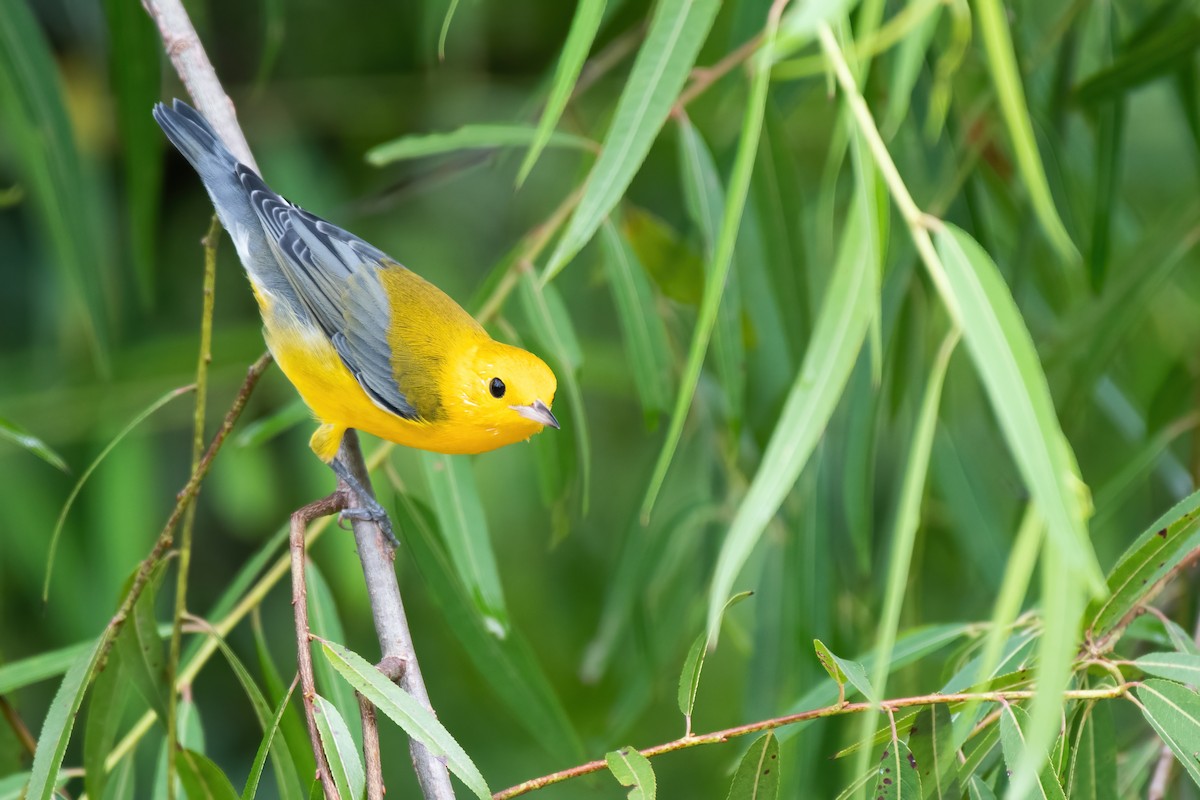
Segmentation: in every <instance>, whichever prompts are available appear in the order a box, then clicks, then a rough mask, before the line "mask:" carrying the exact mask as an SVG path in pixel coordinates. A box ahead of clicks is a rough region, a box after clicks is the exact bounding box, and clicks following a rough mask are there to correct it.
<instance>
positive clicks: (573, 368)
mask: <svg viewBox="0 0 1200 800" xmlns="http://www.w3.org/2000/svg"><path fill="white" fill-rule="evenodd" d="M519 291H520V295H521V300H522V303H523V305H524V308H525V315H526V317H527V319H528V320H529V324H530V326H531V327H532V328H533V332H534V335H535V336H536V337H537V338H538V340H539V341H541V343H542V346H543V347H544V348H545V349H546V351H547V352H548V354H549V355H550V357H551V359H552V360H553V361H554V362H555V364H556V366H557V367H558V377H559V380H561V381H562V383H563V389H564V391H565V393H566V395H567V407H568V414H569V416H568V417H567V418H566V420H565V421H564V420H563V418H562V417H561V416H560V417H559V420H560V421H562V422H563V424H564V426H565V427H569V428H571V429H572V431H573V433H574V434H575V441H576V444H577V445H578V448H579V467H580V475H581V477H582V483H583V502H582V506H583V512H584V514H586V513H587V510H588V505H589V502H590V495H591V482H592V442H591V438H590V437H589V436H588V427H587V412H586V411H585V409H584V407H583V392H582V391H581V390H580V388H579V376H578V374H577V370H578V369H579V366H580V364H581V363H582V361H583V351H582V350H581V349H580V347H579V340H578V338H577V337H576V336H575V326H574V325H573V324H572V323H571V317H570V316H569V315H568V314H567V310H566V305H565V304H564V303H563V301H562V297H561V296H560V295H559V293H558V289H557V288H555V287H554V286H551V285H542V284H539V283H538V280H537V278H536V277H535V276H534V275H533V273H532V272H526V273H525V274H524V275H523V276H522V277H521V283H520V286H519Z"/></svg>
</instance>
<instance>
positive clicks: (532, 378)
mask: <svg viewBox="0 0 1200 800" xmlns="http://www.w3.org/2000/svg"><path fill="white" fill-rule="evenodd" d="M460 375H461V386H462V398H461V399H462V401H463V404H462V408H463V411H464V412H465V415H466V416H468V417H469V418H470V421H471V423H472V424H473V425H476V426H481V427H483V428H485V429H486V430H487V431H488V432H489V433H490V434H491V435H492V438H493V440H494V444H493V446H494V447H500V446H502V445H505V444H508V443H510V442H517V441H521V440H523V439H528V438H529V437H530V436H532V435H533V434H535V433H540V432H541V430H542V428H543V427H545V426H547V425H549V426H550V427H552V428H557V427H558V420H556V419H555V418H554V414H552V413H550V406H551V404H552V403H553V402H554V392H555V390H556V389H557V388H558V381H557V380H555V378H554V373H553V372H551V371H550V367H548V366H546V362H544V361H542V360H541V359H540V358H538V357H537V356H535V355H534V354H533V353H530V352H528V351H526V350H522V349H520V348H519V347H513V346H511V345H507V344H504V343H502V342H497V341H495V340H492V339H488V340H485V341H483V342H481V343H479V346H478V347H477V348H476V349H475V352H474V353H473V355H472V356H471V357H470V358H468V359H466V363H464V364H462V365H461V372H460ZM484 449H492V448H490V447H487V448H484Z"/></svg>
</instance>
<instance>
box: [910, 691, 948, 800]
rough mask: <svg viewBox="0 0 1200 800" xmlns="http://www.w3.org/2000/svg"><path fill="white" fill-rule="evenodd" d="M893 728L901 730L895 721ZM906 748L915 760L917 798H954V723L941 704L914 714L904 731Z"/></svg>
mask: <svg viewBox="0 0 1200 800" xmlns="http://www.w3.org/2000/svg"><path fill="white" fill-rule="evenodd" d="M896 727H897V728H901V729H903V726H901V725H900V723H899V721H898V720H897V723H896ZM908 749H909V750H910V751H912V755H913V758H914V759H916V762H917V773H918V775H919V776H920V778H921V797H936V798H937V800H943V799H944V798H951V797H954V798H958V797H961V796H962V791H961V790H960V789H959V787H958V780H957V778H958V757H957V755H956V753H955V746H954V723H953V721H952V720H951V719H950V710H949V709H948V708H947V707H946V706H945V704H942V703H938V704H937V705H932V706H928V707H927V708H924V709H922V710H921V712H920V713H919V714H917V717H916V719H915V720H914V721H913V723H912V727H911V728H909V732H908Z"/></svg>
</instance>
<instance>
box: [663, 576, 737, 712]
mask: <svg viewBox="0 0 1200 800" xmlns="http://www.w3.org/2000/svg"><path fill="white" fill-rule="evenodd" d="M751 594H752V592H739V593H737V594H735V595H734V596H733V597H731V598H729V600H728V601H727V602H726V603H725V609H724V611H722V612H721V613H722V615H724V614H725V612H728V611H729V609H730V608H732V607H733V606H735V605H737V604H738V603H740V602H741V601H743V600H745V599H746V598H747V597H749V596H750V595H751ZM707 643H708V636H707V634H705V633H702V634H700V635H699V636H698V637H697V638H696V641H695V642H693V643H692V648H691V649H690V650H689V651H688V654H687V658H686V659H684V662H683V671H682V672H681V673H680V674H679V710H680V712H682V713H683V716H684V717H685V718H686V720H687V730H688V733H691V730H692V709H693V708H695V706H696V692H698V691H699V690H700V672H701V670H703V669H704V656H705V654H706V651H707V649H708V648H707V647H706V645H707Z"/></svg>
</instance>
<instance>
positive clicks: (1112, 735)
mask: <svg viewBox="0 0 1200 800" xmlns="http://www.w3.org/2000/svg"><path fill="white" fill-rule="evenodd" d="M1116 736H1117V735H1116V730H1115V728H1114V727H1113V719H1112V709H1111V708H1110V704H1109V703H1105V702H1103V701H1102V702H1099V703H1092V704H1090V705H1087V706H1084V707H1083V708H1082V709H1081V711H1080V714H1079V721H1078V722H1077V723H1076V726H1075V733H1074V737H1073V740H1072V743H1071V760H1070V764H1069V768H1068V771H1067V776H1066V777H1067V786H1066V789H1067V797H1070V798H1072V800H1117V743H1116Z"/></svg>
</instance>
